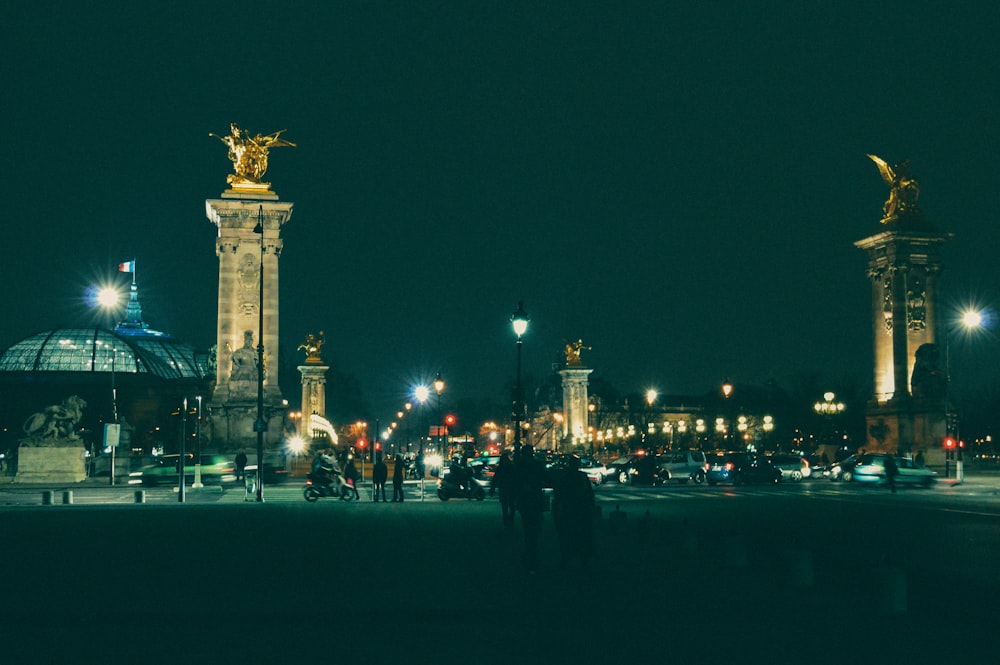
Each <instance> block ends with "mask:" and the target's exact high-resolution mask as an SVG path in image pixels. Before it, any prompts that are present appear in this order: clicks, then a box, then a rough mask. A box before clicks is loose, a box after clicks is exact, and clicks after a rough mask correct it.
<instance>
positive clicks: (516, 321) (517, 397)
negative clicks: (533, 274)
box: [510, 300, 528, 454]
mask: <svg viewBox="0 0 1000 665" xmlns="http://www.w3.org/2000/svg"><path fill="white" fill-rule="evenodd" d="M510 323H511V326H513V328H514V334H515V335H517V382H516V383H515V384H514V453H515V454H517V452H518V451H520V450H521V415H522V412H523V410H524V407H523V406H522V405H521V346H522V342H521V337H522V336H523V335H524V333H525V332H527V330H528V313H527V312H525V311H524V301H523V300H519V301H517V311H515V312H514V313H513V314H512V315H511V317H510Z"/></svg>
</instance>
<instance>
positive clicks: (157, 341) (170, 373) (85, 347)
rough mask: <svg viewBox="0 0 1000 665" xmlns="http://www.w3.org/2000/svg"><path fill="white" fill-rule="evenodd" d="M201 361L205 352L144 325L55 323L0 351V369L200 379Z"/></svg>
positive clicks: (203, 365) (202, 374)
mask: <svg viewBox="0 0 1000 665" xmlns="http://www.w3.org/2000/svg"><path fill="white" fill-rule="evenodd" d="M126 333H127V334H126ZM207 361H208V358H207V354H197V353H195V351H194V348H193V347H191V346H190V345H188V344H183V343H181V342H178V341H176V340H174V339H173V338H171V337H170V336H169V335H166V334H164V333H161V332H157V331H155V330H149V329H148V328H146V329H143V330H141V331H140V330H121V329H118V330H115V331H112V330H103V329H100V328H60V329H57V330H50V331H46V332H41V333H37V334H35V335H32V336H31V337H28V338H27V339H23V340H21V341H20V342H18V343H16V344H14V345H13V346H11V347H10V348H9V349H7V350H6V351H5V352H4V353H3V355H2V356H0V372H115V373H118V374H130V373H131V374H148V375H152V376H155V377H158V378H161V379H203V378H205V377H206V375H207V373H208V362H207Z"/></svg>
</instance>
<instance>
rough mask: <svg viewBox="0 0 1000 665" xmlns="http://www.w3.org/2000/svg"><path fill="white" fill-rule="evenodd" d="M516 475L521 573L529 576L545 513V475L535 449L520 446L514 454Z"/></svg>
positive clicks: (535, 568) (534, 564) (534, 565)
mask: <svg viewBox="0 0 1000 665" xmlns="http://www.w3.org/2000/svg"><path fill="white" fill-rule="evenodd" d="M514 468H515V473H516V474H517V510H518V512H519V513H521V526H522V527H523V528H524V557H523V559H522V563H523V564H524V569H525V570H526V571H527V572H528V573H529V574H531V575H534V574H535V573H537V572H538V539H539V537H540V536H541V535H542V513H543V512H544V511H545V495H544V493H543V489H542V488H543V486H544V484H545V482H544V475H543V474H544V471H543V470H542V465H541V462H539V461H538V460H536V459H535V449H534V448H533V447H532V446H530V445H525V446H521V449H520V450H519V451H518V452H517V453H516V454H515V460H514Z"/></svg>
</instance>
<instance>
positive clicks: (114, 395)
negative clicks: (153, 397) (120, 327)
mask: <svg viewBox="0 0 1000 665" xmlns="http://www.w3.org/2000/svg"><path fill="white" fill-rule="evenodd" d="M116 355H117V351H116V345H115V343H114V341H112V342H111V411H112V413H113V415H114V417H115V423H117V422H118V389H117V388H116V387H115V356H116ZM116 450H118V446H117V445H115V446H111V471H110V472H109V473H108V477H109V480H110V484H111V485H114V484H115V451H116Z"/></svg>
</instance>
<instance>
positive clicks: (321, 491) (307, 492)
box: [302, 471, 354, 503]
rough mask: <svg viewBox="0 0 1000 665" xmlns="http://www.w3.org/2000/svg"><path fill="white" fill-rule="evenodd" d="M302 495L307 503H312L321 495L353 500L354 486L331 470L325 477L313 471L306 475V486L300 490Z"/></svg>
mask: <svg viewBox="0 0 1000 665" xmlns="http://www.w3.org/2000/svg"><path fill="white" fill-rule="evenodd" d="M302 496H304V497H305V499H306V501H308V502H309V503H314V502H315V501H318V500H319V499H320V498H322V497H326V496H328V497H336V498H339V499H340V500H341V501H353V500H354V488H353V487H351V485H350V483H348V482H347V481H346V480H344V476H343V475H341V474H339V473H337V472H335V471H333V472H329V471H328V475H327V477H326V478H324V477H323V476H322V475H321V474H318V473H317V472H315V471H313V472H311V473H310V474H309V475H307V476H306V486H305V488H304V489H303V490H302Z"/></svg>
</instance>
